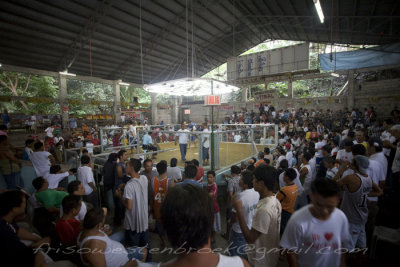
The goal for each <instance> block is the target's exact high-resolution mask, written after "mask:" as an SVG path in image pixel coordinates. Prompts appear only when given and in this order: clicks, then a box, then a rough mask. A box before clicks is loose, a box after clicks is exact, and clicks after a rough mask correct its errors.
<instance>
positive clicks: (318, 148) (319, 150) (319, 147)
mask: <svg viewBox="0 0 400 267" xmlns="http://www.w3.org/2000/svg"><path fill="white" fill-rule="evenodd" d="M324 145H325V142H322V141H321V142H318V143H316V144H315V150H316V155H317V158H322V157H323V155H322V147H323V146H324Z"/></svg>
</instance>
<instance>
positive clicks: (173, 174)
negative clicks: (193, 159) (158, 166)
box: [167, 167, 182, 180]
mask: <svg viewBox="0 0 400 267" xmlns="http://www.w3.org/2000/svg"><path fill="white" fill-rule="evenodd" d="M167 177H168V178H170V179H175V180H182V172H181V169H180V168H179V167H168V168H167Z"/></svg>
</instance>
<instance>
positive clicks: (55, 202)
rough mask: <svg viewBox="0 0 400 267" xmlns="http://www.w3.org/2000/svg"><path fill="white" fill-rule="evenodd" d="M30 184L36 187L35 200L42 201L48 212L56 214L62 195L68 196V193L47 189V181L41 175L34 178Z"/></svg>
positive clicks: (58, 210)
mask: <svg viewBox="0 0 400 267" xmlns="http://www.w3.org/2000/svg"><path fill="white" fill-rule="evenodd" d="M32 185H33V187H34V188H35V189H36V194H35V197H36V200H37V201H38V202H40V203H42V204H43V205H44V207H45V208H46V209H47V210H48V211H49V212H51V213H57V214H58V213H59V212H60V206H61V202H62V200H63V199H64V197H66V196H68V193H67V192H64V191H58V190H53V189H49V183H48V182H47V180H46V179H44V178H43V177H38V178H35V179H34V180H33V181H32Z"/></svg>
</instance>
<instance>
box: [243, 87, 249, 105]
mask: <svg viewBox="0 0 400 267" xmlns="http://www.w3.org/2000/svg"><path fill="white" fill-rule="evenodd" d="M247 91H248V88H247V87H243V88H242V102H247Z"/></svg>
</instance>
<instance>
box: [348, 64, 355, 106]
mask: <svg viewBox="0 0 400 267" xmlns="http://www.w3.org/2000/svg"><path fill="white" fill-rule="evenodd" d="M347 79H348V82H349V83H348V89H347V108H348V109H349V110H352V109H353V108H354V89H355V88H354V87H355V81H354V70H349V72H348V75H347Z"/></svg>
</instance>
